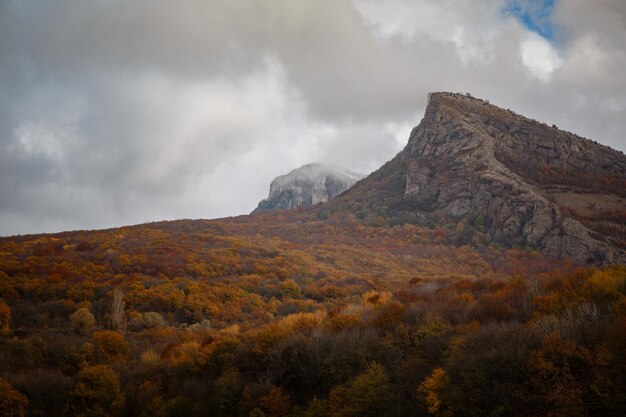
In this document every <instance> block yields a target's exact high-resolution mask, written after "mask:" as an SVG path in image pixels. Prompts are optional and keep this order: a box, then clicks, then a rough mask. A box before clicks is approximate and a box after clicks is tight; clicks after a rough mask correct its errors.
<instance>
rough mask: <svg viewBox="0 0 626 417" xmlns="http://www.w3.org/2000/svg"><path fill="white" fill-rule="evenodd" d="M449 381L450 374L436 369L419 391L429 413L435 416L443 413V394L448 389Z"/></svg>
mask: <svg viewBox="0 0 626 417" xmlns="http://www.w3.org/2000/svg"><path fill="white" fill-rule="evenodd" d="M448 382H449V379H448V374H447V373H446V371H444V370H443V369H441V368H437V369H435V370H434V371H433V372H432V373H431V374H430V376H428V377H427V378H426V379H425V380H424V382H422V383H421V384H420V386H419V388H418V389H417V393H418V394H419V395H421V396H422V397H423V399H424V402H425V403H426V407H427V409H428V413H429V414H432V415H434V416H436V415H438V414H439V413H440V411H441V405H442V402H441V394H442V392H443V391H444V390H445V389H446V386H447V385H448Z"/></svg>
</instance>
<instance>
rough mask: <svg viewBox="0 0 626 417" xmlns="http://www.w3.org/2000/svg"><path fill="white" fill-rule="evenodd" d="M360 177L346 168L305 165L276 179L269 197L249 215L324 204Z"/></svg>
mask: <svg viewBox="0 0 626 417" xmlns="http://www.w3.org/2000/svg"><path fill="white" fill-rule="evenodd" d="M362 177H363V176H362V175H359V174H356V173H354V172H352V171H350V170H347V169H345V168H341V167H336V166H332V165H325V164H319V163H315V164H307V165H304V166H302V167H300V168H297V169H294V170H293V171H291V172H289V173H288V174H286V175H281V176H279V177H277V178H275V179H274V180H273V181H272V183H271V185H270V194H269V197H268V198H267V199H265V200H262V201H261V202H260V203H259V205H258V207H257V208H256V209H254V211H253V212H252V214H257V213H263V212H266V211H272V210H279V209H292V208H296V207H300V206H313V205H316V204H319V203H325V202H327V201H328V200H330V199H332V198H334V197H335V196H337V195H339V194H341V193H342V192H344V191H346V190H347V189H348V188H350V187H352V186H353V185H354V184H355V183H356V182H357V181H358V180H360V179H361V178H362Z"/></svg>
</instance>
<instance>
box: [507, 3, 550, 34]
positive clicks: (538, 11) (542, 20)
mask: <svg viewBox="0 0 626 417" xmlns="http://www.w3.org/2000/svg"><path fill="white" fill-rule="evenodd" d="M555 3H556V0H506V6H504V8H503V12H504V14H505V15H511V16H514V17H515V18H516V19H517V20H518V21H519V22H520V23H521V24H522V25H524V26H525V27H526V28H527V29H528V30H530V31H532V32H535V33H537V34H538V35H540V36H542V37H543V38H545V39H547V40H549V41H552V40H554V32H555V30H554V24H553V23H552V21H551V19H550V17H551V15H552V11H553V10H554V4H555Z"/></svg>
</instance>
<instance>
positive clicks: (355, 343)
mask: <svg viewBox="0 0 626 417" xmlns="http://www.w3.org/2000/svg"><path fill="white" fill-rule="evenodd" d="M368 216H369V217H368V218H367V219H366V220H367V221H363V219H360V218H359V216H358V215H357V216H356V217H353V216H351V215H347V214H341V213H336V212H335V213H332V212H324V211H320V210H317V211H314V210H301V209H299V210H294V211H289V212H275V213H267V214H263V215H259V216H246V217H240V218H233V219H224V220H216V221H191V220H186V221H177V222H162V223H151V224H145V225H140V226H133V227H123V228H118V229H110V230H103V231H93V232H67V233H61V234H56V235H37V236H18V237H12V238H3V239H0V416H3V417H4V416H21V415H29V416H150V417H166V416H168V417H169V416H244V417H248V416H250V417H261V416H267V417H281V416H303V417H304V416H333V417H339V416H428V415H433V416H453V415H454V416H464V415H472V416H531V417H532V416H623V415H624V412H625V410H626V359H625V358H626V267H624V266H611V267H606V268H603V269H597V268H593V267H587V266H585V267H582V266H579V265H575V264H573V263H571V262H567V261H562V260H555V259H549V258H546V257H544V256H542V255H540V254H539V253H537V252H533V251H530V250H524V249H503V248H500V247H499V246H498V245H497V244H495V243H494V242H490V240H489V239H488V237H487V236H486V235H484V234H483V233H481V228H480V224H479V222H478V223H476V224H474V225H469V224H467V225H464V224H463V223H459V224H456V225H454V226H452V225H449V226H444V227H434V226H433V227H430V228H429V227H418V226H415V225H411V224H398V225H393V224H388V223H385V221H383V220H378V219H376V218H375V217H371V216H370V215H369V214H368Z"/></svg>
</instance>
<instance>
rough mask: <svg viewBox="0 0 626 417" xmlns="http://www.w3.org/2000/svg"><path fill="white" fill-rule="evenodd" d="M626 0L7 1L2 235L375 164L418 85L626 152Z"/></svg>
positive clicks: (127, 217)
mask: <svg viewBox="0 0 626 417" xmlns="http://www.w3.org/2000/svg"><path fill="white" fill-rule="evenodd" d="M625 74H626V1H624V0H593V1H589V0H556V1H552V0H547V1H544V0H541V1H531V0H517V1H507V0H501V1H497V0H484V1H477V0H476V1H465V0H421V1H420V0H390V1H383V0H354V1H351V0H308V1H304V0H271V1H265V0H256V1H255V0H251V1H245V0H184V1H171V0H145V1H141V0H110V1H86V0H32V1H31V0H0V235H11V234H24V233H35V232H50V231H60V230H72V229H94V228H103V227H111V226H119V225H127V224H134V223H142V222H146V221H154V220H162V219H178V218H216V217H224V216H231V215H237V214H243V213H248V212H250V211H251V210H252V209H253V208H254V207H256V204H257V203H258V201H259V200H260V199H262V198H263V197H265V196H266V195H267V193H268V190H269V184H270V181H271V180H272V179H273V178H274V177H276V176H277V175H280V174H284V173H286V172H288V171H290V170H291V169H293V168H296V167H298V166H300V165H303V164H305V163H309V162H327V163H332V164H337V165H341V166H345V167H347V168H350V169H352V170H353V171H357V172H362V173H368V172H371V171H372V170H374V169H376V168H377V167H379V166H380V165H381V164H382V163H384V162H385V161H387V160H389V159H390V158H391V157H393V156H394V155H395V154H396V153H397V152H398V151H399V150H401V149H402V147H403V146H404V145H405V144H406V142H407V139H408V134H409V131H410V129H411V128H412V127H413V126H415V125H417V124H418V123H419V121H420V119H421V117H422V115H423V111H424V106H425V104H426V98H427V94H428V92H430V91H440V90H445V91H460V92H471V93H472V94H473V95H475V96H478V97H481V98H486V99H489V100H490V101H491V102H492V103H494V104H496V105H499V106H501V107H505V108H506V107H508V108H511V109H513V110H515V111H516V112H518V113H522V114H525V115H527V116H530V117H533V118H536V119H539V120H542V121H545V122H547V123H549V124H552V123H555V124H557V125H558V126H559V127H561V128H565V129H567V130H570V131H573V132H575V133H578V134H580V135H583V136H586V137H589V138H591V139H594V140H597V141H598V142H601V143H603V144H606V145H609V146H611V147H613V148H616V149H619V150H623V151H626V136H625V135H624V132H626V75H625Z"/></svg>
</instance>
